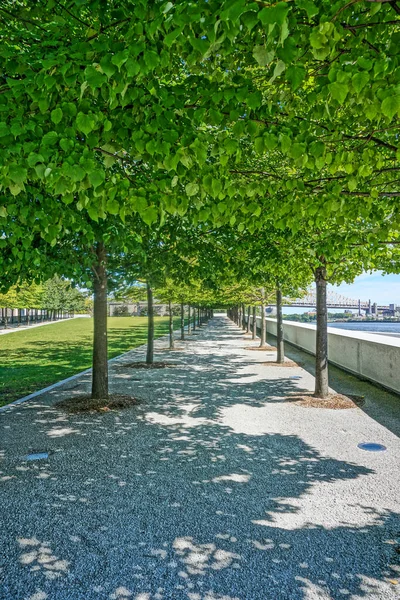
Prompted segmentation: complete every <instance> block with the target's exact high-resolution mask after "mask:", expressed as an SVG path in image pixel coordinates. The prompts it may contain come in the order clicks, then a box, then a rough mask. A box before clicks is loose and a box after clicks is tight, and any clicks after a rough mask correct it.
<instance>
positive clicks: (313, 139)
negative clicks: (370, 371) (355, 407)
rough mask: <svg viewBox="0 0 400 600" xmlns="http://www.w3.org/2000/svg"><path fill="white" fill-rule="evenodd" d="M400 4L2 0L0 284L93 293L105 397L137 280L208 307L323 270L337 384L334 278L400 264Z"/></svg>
mask: <svg viewBox="0 0 400 600" xmlns="http://www.w3.org/2000/svg"><path fill="white" fill-rule="evenodd" d="M399 12H400V9H399V7H398V5H397V4H396V2H368V1H367V0H361V1H360V2H350V3H345V2H341V1H338V2H333V3H332V2H330V1H328V0H314V1H313V2H311V1H307V2H278V3H271V4H270V3H268V2H259V1H258V0H256V1H255V2H254V1H252V0H235V2H231V1H227V2H224V3H222V4H221V2H220V1H219V0H210V1H209V2H204V3H188V2H186V0H185V1H184V0H175V1H174V2H157V3H149V2H147V1H145V0H138V2H135V4H134V6H133V5H132V3H130V2H120V3H119V4H118V7H116V6H115V5H114V3H102V2H99V1H98V0H89V1H88V2H85V3H82V2H81V1H80V0H72V1H70V2H68V3H66V2H64V1H63V0H61V1H57V2H55V1H54V0H46V1H45V2H41V3H31V2H28V1H27V0H21V1H20V2H19V3H18V4H17V5H16V4H15V2H13V0H5V1H4V2H3V3H2V6H1V7H0V23H1V29H0V36H1V39H0V42H1V43H0V60H1V63H2V72H1V75H0V92H1V93H0V115H1V117H0V119H1V120H0V145H1V152H0V187H1V189H2V192H3V198H4V203H3V202H2V204H1V206H0V280H1V284H2V286H3V287H4V289H5V290H7V289H8V288H9V286H12V285H16V284H18V282H20V281H26V280H29V281H35V280H36V281H39V280H40V281H43V280H44V279H46V278H49V277H52V276H53V275H54V274H56V273H57V274H58V275H60V276H62V277H66V278H69V279H70V280H72V281H73V282H74V283H76V284H81V285H84V286H85V287H88V288H89V287H90V288H91V289H92V290H93V293H94V322H95V327H94V353H93V387H92V394H93V396H94V397H96V398H99V397H105V396H106V395H107V393H108V380H107V336H106V321H107V306H106V305H107V293H108V292H110V291H120V290H127V289H129V288H130V287H132V286H133V285H135V282H137V281H140V282H143V284H145V285H146V294H147V298H148V301H149V305H151V301H152V297H153V290H154V289H155V288H161V287H162V288H168V286H169V285H170V282H172V286H171V287H172V288H173V290H174V295H173V294H172V291H171V293H170V296H171V299H170V301H171V302H172V301H173V298H174V301H175V302H177V303H179V304H181V303H183V304H191V305H192V306H197V307H201V308H202V309H203V310H206V309H207V310H209V309H212V307H213V306H216V305H219V306H221V305H224V306H228V307H234V306H241V305H242V304H243V303H245V304H246V305H251V306H254V305H256V304H257V305H261V306H262V307H263V306H264V305H265V303H266V301H267V298H268V297H269V295H271V294H274V295H276V299H277V304H278V306H279V305H280V301H281V297H282V294H283V295H289V296H293V295H298V294H299V291H300V290H301V289H303V288H304V287H305V286H307V285H308V283H309V282H310V281H312V280H314V281H315V284H316V287H317V304H318V306H317V313H318V316H317V358H316V374H317V377H316V394H318V395H320V396H322V397H325V396H326V395H327V393H328V372H327V333H326V326H327V311H326V286H327V282H328V281H331V282H332V283H339V282H341V281H347V282H350V281H352V280H353V279H354V277H355V276H356V275H357V274H359V273H360V272H362V271H363V270H369V269H376V268H379V269H382V270H383V271H386V272H398V271H399V265H400V262H399V260H398V250H397V249H398V242H399V205H398V202H397V198H398V197H399V196H400V191H399V189H398V177H397V172H398V171H399V169H400V167H399V165H398V158H399V147H398V128H399V121H398V116H399V113H400V95H399V79H400V69H399V44H398V36H399V16H398V15H399ZM166 298H167V296H166ZM262 314H264V310H262ZM278 315H280V311H278ZM150 317H151V315H150ZM279 318H280V317H279ZM151 321H152V319H151V318H150V319H149V328H150V329H151ZM278 329H279V328H278ZM263 332H264V327H263V328H262V338H263V336H264V333H263ZM149 335H150V337H151V331H149ZM278 348H279V344H278Z"/></svg>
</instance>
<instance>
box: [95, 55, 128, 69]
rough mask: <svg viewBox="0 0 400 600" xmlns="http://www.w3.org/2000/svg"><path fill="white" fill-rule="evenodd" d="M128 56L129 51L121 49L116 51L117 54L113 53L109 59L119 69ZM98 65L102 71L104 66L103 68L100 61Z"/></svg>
mask: <svg viewBox="0 0 400 600" xmlns="http://www.w3.org/2000/svg"><path fill="white" fill-rule="evenodd" d="M128 57H129V51H128V50H122V51H121V52H117V54H114V56H113V57H112V59H111V62H112V64H113V65H115V66H116V67H118V70H120V69H121V67H122V65H123V64H124V63H125V62H126V61H127V60H128ZM100 66H101V68H102V69H103V71H104V68H103V65H102V64H101V62H100Z"/></svg>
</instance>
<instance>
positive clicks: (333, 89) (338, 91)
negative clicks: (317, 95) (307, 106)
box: [328, 81, 349, 104]
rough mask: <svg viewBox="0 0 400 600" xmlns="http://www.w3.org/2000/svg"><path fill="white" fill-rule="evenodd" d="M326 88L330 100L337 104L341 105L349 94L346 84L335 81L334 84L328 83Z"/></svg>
mask: <svg viewBox="0 0 400 600" xmlns="http://www.w3.org/2000/svg"><path fill="white" fill-rule="evenodd" d="M328 88H329V91H330V93H331V96H332V98H334V99H335V100H337V101H338V102H339V104H343V103H344V101H345V100H346V96H347V94H348V92H349V86H348V85H347V83H338V82H337V81H335V82H334V83H330V84H329V85H328Z"/></svg>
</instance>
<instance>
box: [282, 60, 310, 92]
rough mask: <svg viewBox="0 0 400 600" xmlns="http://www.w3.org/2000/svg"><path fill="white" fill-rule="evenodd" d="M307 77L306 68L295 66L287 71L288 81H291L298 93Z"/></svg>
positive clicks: (293, 88)
mask: <svg viewBox="0 0 400 600" xmlns="http://www.w3.org/2000/svg"><path fill="white" fill-rule="evenodd" d="M305 75H306V70H305V69H304V67H296V66H294V65H291V66H290V67H288V69H287V70H286V79H287V80H288V81H290V83H291V86H292V90H293V91H296V90H297V88H299V87H300V85H301V82H302V81H303V79H304V77H305Z"/></svg>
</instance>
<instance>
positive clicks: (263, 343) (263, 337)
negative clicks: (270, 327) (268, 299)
mask: <svg viewBox="0 0 400 600" xmlns="http://www.w3.org/2000/svg"><path fill="white" fill-rule="evenodd" d="M261 297H262V302H261V341H260V348H264V347H265V346H266V345H267V323H266V320H265V293H264V288H261Z"/></svg>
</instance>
